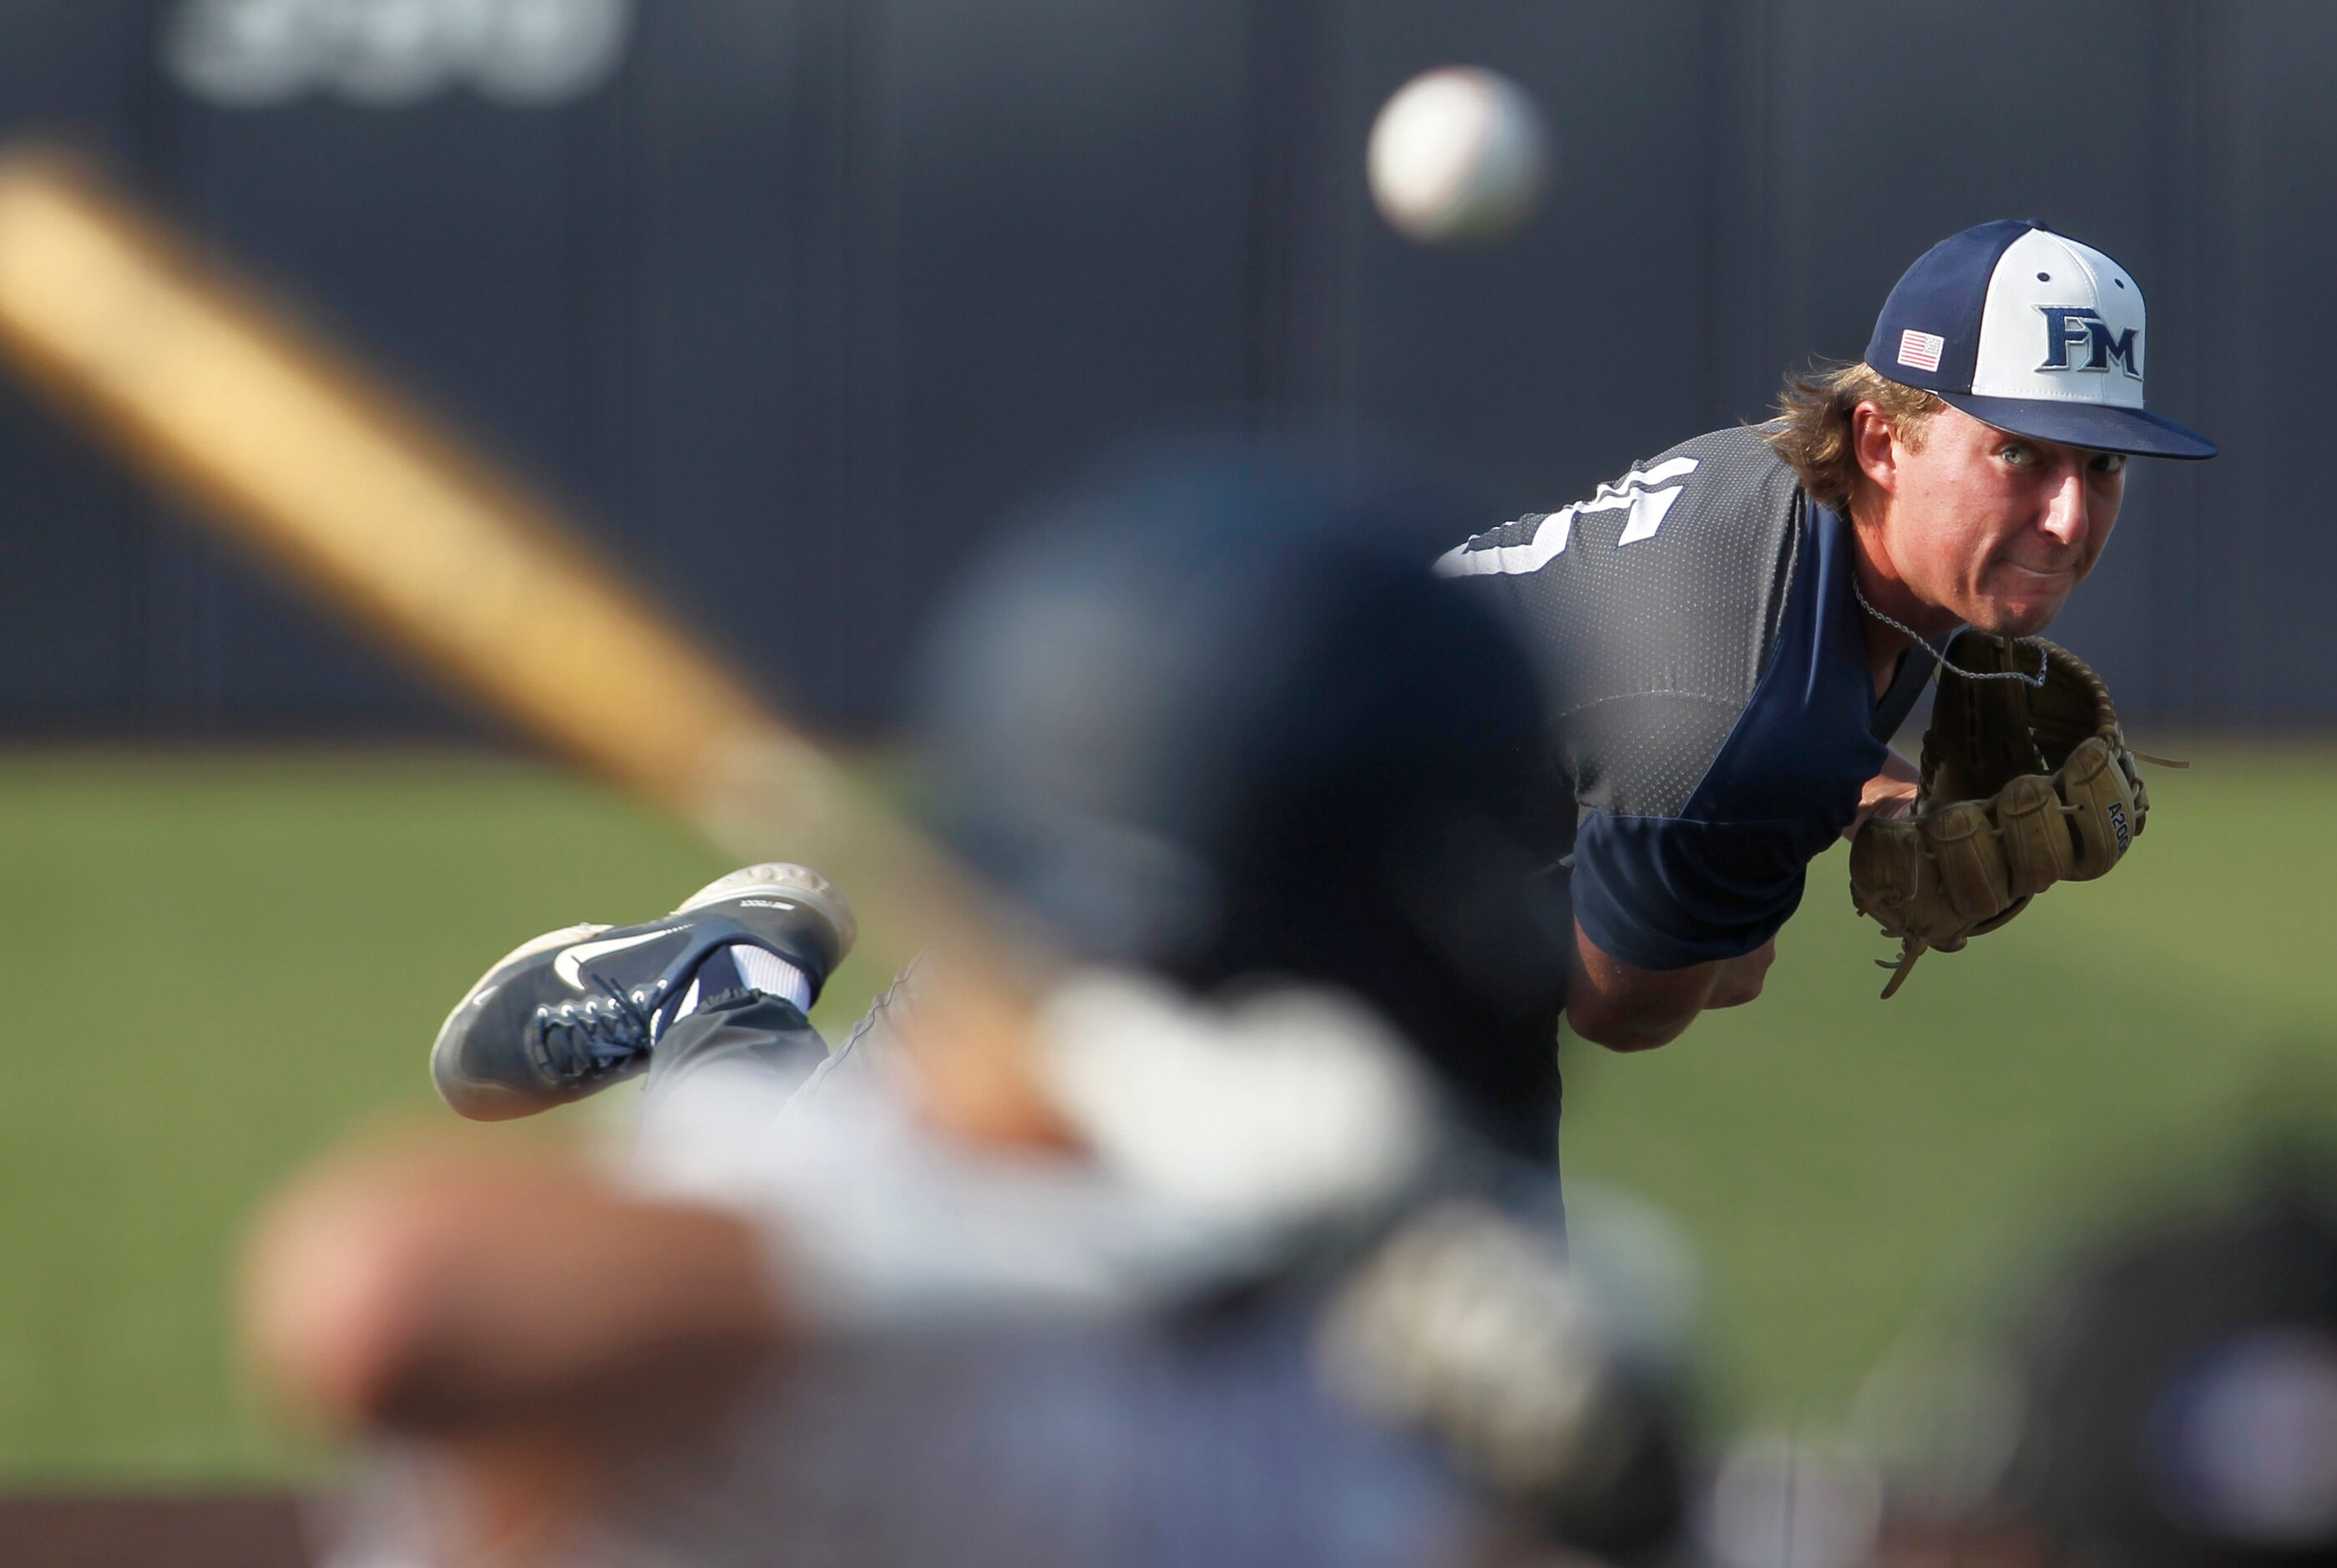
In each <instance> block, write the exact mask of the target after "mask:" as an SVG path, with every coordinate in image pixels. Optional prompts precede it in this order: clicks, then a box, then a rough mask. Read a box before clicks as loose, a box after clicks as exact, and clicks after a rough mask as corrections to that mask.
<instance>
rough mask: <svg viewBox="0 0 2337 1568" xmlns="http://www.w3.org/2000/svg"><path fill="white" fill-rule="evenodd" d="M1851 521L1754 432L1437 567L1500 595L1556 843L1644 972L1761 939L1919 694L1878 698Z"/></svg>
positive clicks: (1611, 934) (1581, 902)
mask: <svg viewBox="0 0 2337 1568" xmlns="http://www.w3.org/2000/svg"><path fill="white" fill-rule="evenodd" d="M1854 560H1855V545H1854V542H1853V538H1852V535H1851V530H1850V525H1849V524H1848V522H1847V521H1846V520H1845V519H1843V517H1842V516H1840V515H1837V514H1836V513H1834V512H1833V511H1831V510H1829V509H1828V508H1826V507H1824V506H1820V505H1815V504H1814V502H1812V501H1811V500H1810V498H1809V497H1808V495H1805V494H1804V492H1803V490H1802V488H1801V485H1800V484H1799V482H1798V481H1797V479H1796V478H1795V476H1794V472H1793V470H1792V469H1791V468H1789V467H1788V466H1786V465H1785V463H1784V462H1783V461H1782V460H1780V459H1779V458H1778V457H1777V456H1776V455H1775V453H1774V452H1772V451H1771V450H1770V448H1769V446H1768V444H1767V442H1765V440H1763V439H1762V433H1761V432H1760V431H1758V430H1754V429H1743V428H1738V429H1729V430H1718V431H1715V432H1713V433H1712V434H1710V435H1706V436H1697V438H1696V439H1695V440H1693V441H1688V442H1684V443H1683V444H1681V445H1680V446H1675V447H1673V448H1671V449H1670V450H1669V451H1667V452H1665V453H1663V454H1661V455H1659V456H1656V457H1654V458H1650V459H1649V460H1648V461H1647V462H1645V463H1642V464H1639V465H1638V466H1635V467H1634V468H1632V469H1631V470H1630V471H1629V472H1628V474H1626V475H1623V477H1621V478H1620V479H1618V480H1616V481H1615V482H1614V483H1612V484H1610V485H1601V486H1600V487H1599V492H1598V494H1597V495H1593V496H1592V497H1591V498H1590V499H1589V500H1587V501H1583V502H1579V503H1578V504H1576V505H1572V506H1569V507H1566V508H1564V509H1562V510H1560V511H1558V512H1553V513H1548V514H1541V513H1534V514H1529V515H1526V516H1524V517H1521V518H1520V519H1519V520H1517V521H1516V522H1514V523H1510V524H1503V525H1502V526H1501V527H1499V528H1495V529H1493V530H1491V532H1489V533H1485V534H1479V535H1477V536H1476V537H1475V538H1472V539H1470V540H1468V541H1467V542H1466V543H1464V544H1461V545H1460V546H1458V547H1457V548H1455V549H1454V550H1452V552H1451V553H1450V554H1447V555H1445V556H1444V557H1443V559H1442V561H1440V562H1439V563H1438V570H1439V571H1440V572H1441V573H1444V574H1445V575H1448V576H1451V577H1454V578H1457V579H1459V580H1460V581H1461V582H1462V583H1464V584H1466V585H1468V586H1469V587H1471V588H1472V589H1473V590H1474V591H1476V592H1479V593H1484V594H1486V595H1488V596H1490V597H1491V598H1492V599H1493V600H1494V601H1495V602H1496V603H1498V605H1499V606H1500V607H1501V610H1502V611H1503V612H1504V613H1506V614H1507V616H1508V617H1509V619H1510V620H1511V623H1512V624H1514V625H1515V626H1516V627H1517V628H1518V629H1519V631H1520V632H1521V635H1522V636H1523V638H1524V640H1525V642H1526V644H1527V646H1528V648H1529V650H1530V652H1531V654H1532V656H1533V658H1534V660H1535V662H1536V664H1537V666H1538V667H1539V671H1540V675H1541V678H1542V681H1543V685H1544V688H1545V690H1546V691H1547V692H1548V694H1549V724H1550V730H1549V744H1548V749H1547V769H1548V773H1547V779H1546V785H1547V789H1546V809H1547V812H1548V820H1547V822H1546V824H1545V826H1544V827H1543V828H1542V831H1543V833H1544V835H1545V839H1546V841H1545V844H1544V846H1543V847H1544V848H1545V850H1546V851H1547V853H1548V854H1549V855H1550V858H1551V860H1552V861H1554V862H1555V861H1559V860H1560V859H1561V858H1563V859H1564V861H1565V862H1566V864H1568V865H1569V867H1570V868H1571V872H1572V884H1571V886H1572V893H1573V901H1574V909H1575V915H1576V917H1577V918H1578V919H1579V920H1580V921H1581V923H1582V926H1583V928H1584V929H1585V930H1586V931H1587V932H1589V935H1590V937H1591V940H1593V941H1594V942H1596V943H1597V944H1598V945H1599V947H1600V948H1602V949H1603V950H1605V951H1606V952H1608V953H1610V954H1612V955H1614V956H1617V957H1618V958H1621V959H1624V960H1625V961H1627V962H1628V963H1631V964H1634V965H1638V966H1640V967H1642V968H1648V969H1678V968H1684V967H1687V966H1688V965H1693V964H1698V963H1703V962H1706V961H1708V960H1712V959H1720V958H1732V957H1736V956H1739V955H1741V954H1745V953H1749V952H1752V951H1753V950H1754V949H1755V948H1756V947H1759V946H1761V945H1762V944H1763V943H1765V942H1766V941H1768V940H1769V939H1770V938H1771V937H1772V936H1775V935H1776V933H1777V930H1778V928H1779V927H1780V926H1783V925H1784V924H1785V920H1786V919H1787V918H1788V917H1789V916H1791V915H1792V914H1793V912H1794V909H1795V907H1798V905H1799V903H1800V900H1801V896H1802V883H1803V874H1804V868H1805V867H1807V865H1808V864H1809V862H1810V861H1811V860H1812V859H1813V858H1815V857H1817V856H1818V855H1820V854H1822V853H1824V851H1825V849H1827V848H1829V847H1830V846H1832V845H1833V843H1834V841H1835V840H1836V838H1838V837H1839V835H1840V834H1841V832H1842V830H1843V828H1845V827H1847V826H1848V825H1849V824H1850V823H1851V821H1852V820H1853V818H1854V816H1855V814H1856V811H1857V809H1858V799H1859V791H1860V787H1861V786H1862V785H1863V784H1864V783H1865V781H1866V780H1868V779H1872V778H1873V777H1874V776H1875V775H1876V774H1877V773H1878V772H1879V771H1881V769H1882V765H1883V760H1884V752H1885V750H1886V743H1887V742H1888V740H1889V739H1890V737H1891V735H1892V732H1893V731H1894V730H1897V728H1898V726H1899V724H1900V722H1901V721H1902V720H1903V719H1904V718H1905V717H1906V715H1907V712H1908V711H1909V710H1910V709H1911V708H1912V707H1913V705H1914V703H1915V701H1916V700H1917V698H1918V697H1919V696H1920V695H1921V690H1922V686H1923V683H1924V681H1926V679H1928V677H1929V676H1930V675H1931V669H1930V667H1929V662H1928V661H1925V660H1921V659H1913V660H1904V659H1902V662H1901V664H1900V668H1899V671H1898V675H1897V678H1896V679H1895V680H1894V681H1893V682H1892V686H1891V689H1890V691H1888V692H1886V693H1885V694H1884V695H1883V696H1882V698H1881V699H1880V700H1878V699H1877V698H1876V696H1875V692H1874V687H1873V676H1872V673H1871V669H1870V664H1869V661H1868V655H1867V648H1866V636H1865V623H1864V622H1863V620H1862V619H1861V612H1860V610H1859V608H1858V603H1857V600H1856V598H1855V597H1854V595H1853V592H1852V580H1851V573H1852V568H1853V563H1854Z"/></svg>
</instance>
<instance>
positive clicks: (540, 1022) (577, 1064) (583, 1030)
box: [534, 975, 656, 1082]
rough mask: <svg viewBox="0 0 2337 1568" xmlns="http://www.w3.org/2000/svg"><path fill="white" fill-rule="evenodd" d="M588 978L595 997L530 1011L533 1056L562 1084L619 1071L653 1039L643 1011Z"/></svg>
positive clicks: (603, 979)
mask: <svg viewBox="0 0 2337 1568" xmlns="http://www.w3.org/2000/svg"><path fill="white" fill-rule="evenodd" d="M591 978H592V984H593V985H597V986H599V987H600V988H601V995H598V996H588V997H586V998H585V999H584V1000H583V1001H582V1002H563V1003H562V1004H561V1005H559V1006H557V1007H539V1008H537V1009H536V1010H535V1019H534V1029H535V1044H536V1051H537V1054H538V1055H539V1056H540V1057H541V1058H542V1059H543V1064H544V1065H545V1066H546V1067H548V1068H550V1069H551V1071H552V1073H553V1074H554V1075H555V1076H557V1077H559V1078H561V1079H562V1080H566V1081H571V1082H576V1081H583V1080H589V1079H592V1078H596V1077H599V1076H600V1075H601V1073H607V1072H610V1071H611V1070H612V1069H614V1068H617V1067H621V1066H623V1065H624V1064H625V1063H629V1062H631V1061H632V1060H633V1059H634V1058H635V1057H636V1056H639V1055H640V1054H641V1053H642V1052H644V1051H646V1050H648V1049H649V1048H650V1045H651V1044H653V1043H654V1041H655V1038H656V1031H655V1029H654V1028H653V1027H652V1024H651V1019H652V1016H653V1015H652V1014H650V1011H649V1009H648V1008H646V1007H645V1006H643V1005H642V1004H641V1003H640V1002H638V1001H636V1000H634V999H633V998H632V997H631V996H628V995H626V994H625V992H624V990H623V988H622V987H621V986H619V985H614V984H613V983H611V981H610V980H609V979H608V977H607V976H606V975H592V976H591ZM651 1000H652V1001H654V1000H655V998H651Z"/></svg>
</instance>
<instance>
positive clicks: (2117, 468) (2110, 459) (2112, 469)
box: [2092, 452, 2126, 474]
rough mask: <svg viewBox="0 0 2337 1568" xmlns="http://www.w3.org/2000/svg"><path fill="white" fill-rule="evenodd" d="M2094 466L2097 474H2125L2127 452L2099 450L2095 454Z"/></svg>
mask: <svg viewBox="0 0 2337 1568" xmlns="http://www.w3.org/2000/svg"><path fill="white" fill-rule="evenodd" d="M2092 466H2093V470H2094V472H2095V473H2097V474H2123V473H2125V472H2126V454H2125V453H2123V452H2097V453H2095V454H2094V461H2093V465H2092Z"/></svg>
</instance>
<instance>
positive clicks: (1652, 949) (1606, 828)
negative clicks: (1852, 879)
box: [1573, 811, 1809, 970]
mask: <svg viewBox="0 0 2337 1568" xmlns="http://www.w3.org/2000/svg"><path fill="white" fill-rule="evenodd" d="M1806 838H1807V833H1806V832H1805V831H1804V830H1803V829H1802V828H1800V827H1798V826H1797V825H1795V824H1794V823H1789V822H1700V821H1691V820H1684V819H1681V818H1665V817H1618V816H1610V815H1609V814H1608V813H1606V812H1603V811H1590V812H1586V813H1585V814H1584V817H1583V820H1582V825H1581V828H1580V829H1579V831H1578V833H1577V835H1576V838H1575V843H1574V877H1573V897H1574V916H1575V918H1576V919H1577V920H1579V921H1580V922H1581V924H1582V929H1583V931H1584V933H1585V934H1586V935H1587V936H1589V938H1590V940H1591V941H1592V942H1594V943H1596V944H1598V946H1599V951H1601V952H1603V953H1606V954H1608V955H1609V956H1613V957H1616V958H1619V959H1621V960H1622V961H1623V962H1624V963H1626V964H1629V965H1634V966H1635V967H1638V968H1641V969H1653V970H1666V969H1685V968H1687V967H1689V966H1690V965H1697V964H1706V963H1710V962H1712V961H1714V960H1716V959H1724V958H1737V957H1742V956H1744V955H1745V954H1747V953H1750V952H1752V951H1754V950H1755V948H1758V947H1759V946H1761V945H1762V944H1763V943H1765V942H1766V941H1768V940H1769V938H1771V937H1772V936H1775V935H1776V934H1777V931H1778V928H1779V927H1781V926H1784V925H1785V922H1786V921H1787V920H1788V919H1790V918H1792V916H1793V913H1794V909H1796V908H1797V907H1800V905H1801V901H1802V885H1803V882H1804V872H1805V868H1806V867H1807V864H1808V860H1809V848H1808V845H1807V843H1806V842H1805V840H1806Z"/></svg>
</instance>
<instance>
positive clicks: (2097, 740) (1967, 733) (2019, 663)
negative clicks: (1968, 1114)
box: [1850, 631, 2150, 996]
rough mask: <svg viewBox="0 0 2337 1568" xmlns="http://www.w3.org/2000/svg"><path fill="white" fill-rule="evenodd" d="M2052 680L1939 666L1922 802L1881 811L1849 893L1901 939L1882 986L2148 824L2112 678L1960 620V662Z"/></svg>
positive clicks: (1854, 859)
mask: <svg viewBox="0 0 2337 1568" xmlns="http://www.w3.org/2000/svg"><path fill="white" fill-rule="evenodd" d="M2040 656H2042V657H2043V658H2044V660H2045V683H2044V685H2043V686H2041V687H2039V686H2032V685H2030V684H2029V682H2028V681H2009V680H1978V681H1975V680H1969V679H1967V678H1965V677H1964V676H1961V675H1958V674H1956V673H1954V672H1953V671H1950V670H1948V669H1945V668H1942V669H1941V671H1940V691H1939V697H1938V699H1937V701H1935V702H1934V703H1933V705H1932V710H1931V729H1930V730H1928V731H1926V732H1925V734H1924V736H1923V769H1922V774H1923V777H1922V783H1921V786H1920V787H1919V789H1918V790H1917V793H1916V796H1915V809H1914V811H1913V813H1912V815H1910V816H1907V817H1903V818H1869V819H1868V820H1867V821H1866V822H1865V823H1864V824H1863V826H1861V827H1860V828H1859V830H1858V833H1857V836H1856V837H1855V838H1853V839H1852V840H1851V844H1850V897H1851V902H1852V903H1853V904H1855V905H1857V906H1858V909H1859V913H1861V914H1863V915H1866V916H1872V917H1873V918H1874V919H1875V920H1877V921H1879V922H1881V923H1882V933H1883V935H1884V936H1896V937H1898V938H1899V939H1900V951H1899V957H1898V959H1897V961H1896V962H1895V963H1893V962H1887V961H1885V962H1883V964H1882V966H1883V967H1884V968H1886V969H1889V970H1891V971H1892V976H1891V982H1890V984H1889V985H1885V986H1884V987H1883V988H1882V995H1885V996H1889V995H1892V993H1893V992H1895V991H1897V990H1898V989H1899V986H1900V984H1901V982H1902V981H1904V980H1905V979H1906V978H1907V972H1908V971H1909V970H1910V969H1912V967H1913V966H1914V963H1915V960H1916V959H1917V958H1918V957H1920V956H1921V955H1922V953H1923V951H1924V950H1925V949H1926V948H1931V947H1937V948H1939V949H1940V950H1941V952H1945V953H1952V952H1955V951H1956V950H1957V949H1958V948H1960V947H1961V946H1963V945H1964V943H1965V942H1966V941H1967V940H1969V939H1970V938H1971V937H1973V936H1979V935H1980V933H1981V932H1983V931H1993V930H1995V929H1996V928H1997V927H1998V926H2001V925H2003V924H2004V923H2005V922H2006V921H2008V920H2009V919H2011V918H2012V917H2013V916H2015V915H2018V914H2019V913H2020V911H2021V910H2022V909H2024V908H2026V907H2028V905H2029V899H2031V898H2033V897H2036V896H2037V895H2038V894H2039V893H2041V892H2043V891H2044V890H2045V889H2046V888H2048V887H2051V886H2052V885H2053V884H2054V883H2056V882H2062V881H2084V880H2086V879H2088V878H2089V877H2098V876H2100V875H2101V874H2102V873H2103V872H2105V871H2107V870H2108V869H2109V868H2110V867H2113V866H2115V865H2117V862H2118V860H2119V858H2121V857H2122V856H2124V855H2125V854H2126V852H2127V848H2128V847H2130V846H2131V845H2132V844H2133V842H2134V841H2135V839H2137V838H2140V837H2141V836H2142V825H2143V819H2144V818H2145V817H2146V816H2147V815H2148V813H2149V810H2150V797H2149V795H2148V794H2147V793H2146V791H2145V790H2144V789H2143V787H2142V775H2141V773H2140V772H2139V771H2138V770H2137V767H2136V764H2135V754H2134V753H2133V752H2132V751H2131V750H2127V743H2126V737H2125V735H2124V734H2123V733H2122V732H2120V730H2119V729H2118V722H2117V709H2116V708H2114V707H2113V706H2111V703H2110V694H2109V691H2108V689H2107V688H2106V687H2105V686H2103V684H2102V682H2101V678H2100V677H2099V676H2097V675H2096V674H2095V673H2094V672H2093V671H2091V670H2089V669H2088V668H2087V667H2086V665H2085V663H2084V662H2082V661H2080V660H2079V659H2078V658H2077V656H2076V655H2074V654H2072V653H2070V652H2068V650H2067V649H2064V648H2061V647H2058V646H2057V645H2055V644H2054V643H2051V642H2046V641H2045V640H2044V639H2043V638H2041V637H2038V638H2026V639H2022V640H2021V641H2019V642H2014V641H2012V640H2010V639H2008V638H2003V637H1993V636H1990V635H1989V634H1987V633H1986V632H1969V631H1968V632H1960V633H1959V634H1958V635H1957V637H1956V639H1955V641H1954V642H1951V643H1950V644H1949V646H1948V662H1949V663H1951V664H1953V665H1957V666H1960V667H1961V668H1962V669H1965V670H1969V671H1974V672H1976V673H1983V672H1988V671H2014V670H2020V671H2027V672H2029V673H2030V674H2032V675H2033V674H2034V673H2035V672H2036V668H2037V661H2038V659H2039V657H2040Z"/></svg>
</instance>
